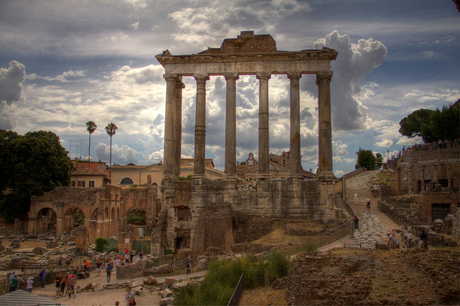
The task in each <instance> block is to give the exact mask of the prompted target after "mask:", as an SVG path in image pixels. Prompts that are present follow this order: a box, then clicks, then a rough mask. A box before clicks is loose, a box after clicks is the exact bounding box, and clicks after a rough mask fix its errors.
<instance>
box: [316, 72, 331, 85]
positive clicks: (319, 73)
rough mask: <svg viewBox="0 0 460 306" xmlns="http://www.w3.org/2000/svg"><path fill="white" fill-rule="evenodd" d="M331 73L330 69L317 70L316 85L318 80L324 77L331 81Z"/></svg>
mask: <svg viewBox="0 0 460 306" xmlns="http://www.w3.org/2000/svg"><path fill="white" fill-rule="evenodd" d="M333 74H334V73H333V72H332V71H319V72H318V73H317V74H316V85H318V83H319V81H322V80H324V79H326V80H328V81H331V78H332V75H333Z"/></svg>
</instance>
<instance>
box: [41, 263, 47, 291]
mask: <svg viewBox="0 0 460 306" xmlns="http://www.w3.org/2000/svg"><path fill="white" fill-rule="evenodd" d="M40 280H41V283H42V288H45V283H46V269H45V268H43V269H42V270H41V271H40Z"/></svg>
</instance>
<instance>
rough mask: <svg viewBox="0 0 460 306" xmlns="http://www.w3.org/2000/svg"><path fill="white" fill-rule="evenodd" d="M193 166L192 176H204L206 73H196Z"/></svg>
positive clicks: (207, 77)
mask: <svg viewBox="0 0 460 306" xmlns="http://www.w3.org/2000/svg"><path fill="white" fill-rule="evenodd" d="M195 79H196V117H195V166H194V171H193V177H194V178H204V177H205V175H204V159H205V150H206V81H207V80H209V76H207V75H196V76H195Z"/></svg>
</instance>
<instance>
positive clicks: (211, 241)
mask: <svg viewBox="0 0 460 306" xmlns="http://www.w3.org/2000/svg"><path fill="white" fill-rule="evenodd" d="M333 189H334V185H333V184H323V183H321V181H319V180H313V179H312V180H282V179H272V180H260V181H258V182H257V183H254V184H250V185H248V184H242V185H235V183H234V181H232V180H225V179H224V180H206V179H205V180H193V181H176V183H175V184H174V193H173V194H168V192H167V191H165V188H163V191H164V192H163V196H164V195H165V194H166V195H169V196H170V197H164V199H163V210H162V212H161V213H160V216H159V218H158V223H157V225H156V228H155V230H154V233H153V234H152V251H153V253H154V254H155V253H156V254H162V253H163V252H164V250H165V248H168V249H170V250H171V251H175V250H176V249H183V248H185V249H187V248H189V249H192V250H193V253H195V254H202V253H204V252H205V251H206V250H207V249H208V248H209V247H215V248H219V249H220V250H221V251H230V247H231V245H232V244H234V243H235V239H236V237H235V232H236V231H237V230H238V229H237V228H236V227H237V226H236V225H235V222H236V221H235V220H236V219H237V217H236V216H237V215H238V214H239V215H245V216H258V217H270V218H305V219H315V220H322V221H325V222H327V221H330V220H335V215H334V214H333V212H332V207H333V200H334V199H333V193H331V192H330V191H331V190H333ZM325 194H327V195H329V196H328V197H324V196H323V197H322V196H321V195H325Z"/></svg>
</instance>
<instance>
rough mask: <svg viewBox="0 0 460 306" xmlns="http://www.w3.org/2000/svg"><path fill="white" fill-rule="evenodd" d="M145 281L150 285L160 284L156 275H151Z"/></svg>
mask: <svg viewBox="0 0 460 306" xmlns="http://www.w3.org/2000/svg"><path fill="white" fill-rule="evenodd" d="M145 283H146V284H148V285H158V280H157V279H156V278H155V277H153V276H151V275H150V276H149V277H148V278H147V280H146V281H145Z"/></svg>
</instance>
